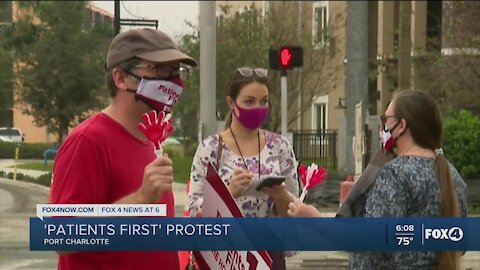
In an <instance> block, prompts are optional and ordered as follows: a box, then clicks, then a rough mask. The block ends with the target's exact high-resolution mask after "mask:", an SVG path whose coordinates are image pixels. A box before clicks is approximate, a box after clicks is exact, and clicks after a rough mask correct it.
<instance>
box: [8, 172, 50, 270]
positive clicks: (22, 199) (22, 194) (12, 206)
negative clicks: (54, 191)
mask: <svg viewBox="0 0 480 270" xmlns="http://www.w3.org/2000/svg"><path fill="white" fill-rule="evenodd" d="M48 191H49V189H48V188H45V187H41V186H37V185H32V184H28V183H23V182H14V181H12V180H4V179H0V270H16V269H32V270H52V269H57V256H56V254H55V253H54V252H39V251H30V250H29V237H30V232H29V218H30V217H31V216H34V215H35V205H36V204H37V203H46V202H47V201H48Z"/></svg>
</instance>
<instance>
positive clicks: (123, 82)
mask: <svg viewBox="0 0 480 270" xmlns="http://www.w3.org/2000/svg"><path fill="white" fill-rule="evenodd" d="M180 63H183V64H187V65H190V66H196V65H197V64H196V62H195V60H194V59H192V58H191V57H189V56H188V55H186V54H183V53H182V52H180V51H179V50H178V47H177V45H176V44H175V43H174V42H173V40H172V39H171V38H170V37H168V36H167V35H165V34H164V33H163V32H161V31H158V30H153V29H135V30H130V31H127V32H123V33H120V34H118V35H117V36H116V37H115V38H114V39H113V40H112V43H111V44H110V48H109V51H108V56H107V60H106V63H105V68H106V81H107V86H108V90H109V93H110V97H111V104H110V105H109V106H108V107H107V108H106V109H104V110H103V111H101V112H98V113H96V114H95V115H93V116H91V117H90V118H88V119H87V120H85V121H83V122H82V123H81V124H80V125H78V126H77V127H76V128H75V129H73V131H72V132H71V133H70V134H69V135H68V137H67V138H66V140H65V141H64V143H63V144H62V146H61V147H60V149H59V152H58V154H57V157H56V159H55V166H54V169H53V177H52V185H51V192H50V202H51V203H55V204H151V203H162V204H166V205H167V216H168V217H174V216H175V209H174V198H173V193H172V181H173V167H172V161H171V160H170V159H169V158H168V157H167V156H166V155H164V156H162V157H158V158H157V157H156V155H155V153H154V146H153V143H151V142H150V141H148V140H147V139H146V138H145V136H144V134H143V133H142V132H141V131H140V130H139V129H138V127H137V125H138V124H139V123H140V122H142V114H144V113H145V112H148V111H150V110H152V109H155V110H156V111H161V110H165V111H170V109H171V106H173V103H175V102H176V98H177V97H178V95H177V93H175V94H176V96H175V97H174V99H171V98H170V99H169V98H166V99H165V98H164V99H161V100H151V99H149V98H144V97H143V96H141V95H140V94H139V92H141V91H143V90H144V88H143V86H139V85H145V84H148V83H146V82H149V81H150V82H151V81H152V80H153V81H154V83H159V84H160V85H161V84H162V83H165V85H169V86H170V87H171V85H176V86H177V87H178V88H179V89H173V90H179V93H181V90H182V89H181V85H182V82H181V80H180V79H179V72H180ZM140 81H141V82H142V83H141V84H140ZM172 81H175V82H176V84H171V82H172ZM178 84H180V85H178ZM137 88H138V91H137ZM141 88H142V89H141ZM160 88H163V87H160ZM174 88H175V87H174ZM153 89H154V90H155V89H158V87H157V88H153ZM79 91H81V89H79ZM149 91H150V92H151V91H152V89H150V90H149ZM155 94H156V93H154V95H155ZM164 94H170V93H164ZM159 95H160V96H161V95H162V94H159ZM167 100H173V102H170V103H169V102H168V101H167ZM160 241H161V240H160ZM58 253H59V262H58V269H60V270H73V269H81V270H88V269H106V270H109V269H112V270H113V269H115V270H121V269H139V270H146V269H167V270H169V269H174V270H177V269H178V268H179V266H178V254H177V252H156V251H148V252H143V251H142V252H140V251H125V252H110V251H105V252H58Z"/></svg>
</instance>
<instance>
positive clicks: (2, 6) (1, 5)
mask: <svg viewBox="0 0 480 270" xmlns="http://www.w3.org/2000/svg"><path fill="white" fill-rule="evenodd" d="M10 22H12V1H0V23H10Z"/></svg>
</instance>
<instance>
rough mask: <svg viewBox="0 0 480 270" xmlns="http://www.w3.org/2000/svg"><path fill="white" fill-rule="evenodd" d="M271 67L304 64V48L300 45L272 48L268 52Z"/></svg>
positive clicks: (278, 67) (280, 67)
mask: <svg viewBox="0 0 480 270" xmlns="http://www.w3.org/2000/svg"><path fill="white" fill-rule="evenodd" d="M268 62H269V64H270V69H274V70H282V69H292V68H294V67H301V66H303V48H302V47H299V46H285V47H282V48H270V50H269V52H268Z"/></svg>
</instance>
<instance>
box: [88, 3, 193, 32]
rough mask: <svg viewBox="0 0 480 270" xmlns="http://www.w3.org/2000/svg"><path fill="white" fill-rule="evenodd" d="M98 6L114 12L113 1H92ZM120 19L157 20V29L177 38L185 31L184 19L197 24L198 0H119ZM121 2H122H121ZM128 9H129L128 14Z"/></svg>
mask: <svg viewBox="0 0 480 270" xmlns="http://www.w3.org/2000/svg"><path fill="white" fill-rule="evenodd" d="M92 2H94V3H95V5H97V6H98V7H100V8H102V9H104V10H106V11H109V12H111V13H112V14H113V13H114V1H92ZM120 2H121V3H120V17H121V18H122V19H139V18H136V17H135V16H138V17H140V18H142V17H144V18H145V19H150V20H158V29H159V30H162V31H164V32H165V33H167V34H169V35H170V36H172V37H174V38H177V37H178V36H180V35H183V34H185V33H187V32H190V31H189V30H190V29H189V27H187V26H186V24H185V23H184V21H185V20H187V21H190V22H192V23H193V24H195V25H198V1H120ZM122 3H123V4H122ZM125 8H126V9H127V10H128V11H130V13H132V14H133V15H132V14H130V13H129V12H128V11H127V10H126V9H125Z"/></svg>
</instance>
